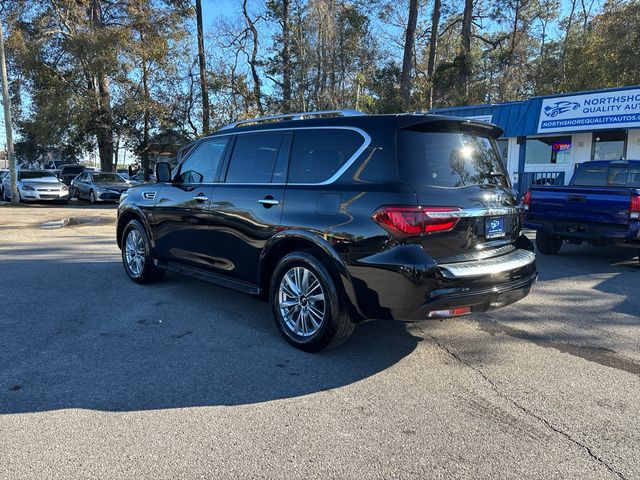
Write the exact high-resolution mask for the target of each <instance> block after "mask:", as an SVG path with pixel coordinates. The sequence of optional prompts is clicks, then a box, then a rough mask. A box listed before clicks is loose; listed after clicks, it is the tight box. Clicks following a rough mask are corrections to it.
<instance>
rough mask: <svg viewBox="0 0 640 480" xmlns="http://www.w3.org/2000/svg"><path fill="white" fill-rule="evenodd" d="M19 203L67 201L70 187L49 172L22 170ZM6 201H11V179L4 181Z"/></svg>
mask: <svg viewBox="0 0 640 480" xmlns="http://www.w3.org/2000/svg"><path fill="white" fill-rule="evenodd" d="M17 185H18V195H19V197H18V198H19V201H21V202H22V201H38V200H48V201H54V200H55V201H65V202H66V201H67V200H68V199H69V187H67V186H66V185H65V184H63V183H62V182H61V181H60V180H59V179H58V178H56V177H55V176H54V175H53V174H52V173H51V172H50V171H48V170H20V171H19V172H18V178H17ZM2 195H3V198H4V200H7V201H9V200H11V178H10V177H9V175H6V176H5V178H4V180H3V181H2Z"/></svg>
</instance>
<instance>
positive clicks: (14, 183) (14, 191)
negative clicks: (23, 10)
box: [0, 8, 20, 203]
mask: <svg viewBox="0 0 640 480" xmlns="http://www.w3.org/2000/svg"><path fill="white" fill-rule="evenodd" d="M2 10H4V8H3V9H2ZM1 13H2V11H1V10H0V14H1ZM0 64H2V65H0V70H2V105H3V107H4V126H5V129H6V130H7V155H8V157H9V178H10V179H11V203H19V202H20V199H19V196H18V195H19V194H18V178H17V177H18V175H17V171H16V157H15V156H14V155H13V133H12V128H11V108H10V102H9V82H8V80H7V61H6V59H5V57H4V27H3V25H2V18H1V17H0Z"/></svg>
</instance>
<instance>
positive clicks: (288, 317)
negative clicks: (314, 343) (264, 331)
mask: <svg viewBox="0 0 640 480" xmlns="http://www.w3.org/2000/svg"><path fill="white" fill-rule="evenodd" d="M278 308H279V309H280V314H281V315H282V318H283V320H284V323H285V325H286V326H287V328H288V329H289V330H290V331H291V332H292V333H294V334H296V335H299V336H301V337H310V336H311V335H313V334H315V333H316V332H317V331H318V330H319V329H320V327H322V324H323V322H324V319H325V315H326V313H325V312H326V308H327V305H326V302H325V292H324V289H323V288H322V284H321V283H320V281H319V280H318V278H317V277H316V276H315V275H314V273H313V272H312V271H311V270H309V269H307V268H304V267H293V268H291V269H290V270H288V271H287V273H285V274H284V276H283V277H282V280H280V287H279V291H278Z"/></svg>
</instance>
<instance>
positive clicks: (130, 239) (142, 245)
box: [121, 220, 164, 283]
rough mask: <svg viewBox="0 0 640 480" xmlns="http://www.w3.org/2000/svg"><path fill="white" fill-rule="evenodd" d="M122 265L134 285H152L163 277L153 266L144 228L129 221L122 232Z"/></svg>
mask: <svg viewBox="0 0 640 480" xmlns="http://www.w3.org/2000/svg"><path fill="white" fill-rule="evenodd" d="M121 245H122V263H123V264H124V269H125V271H126V272H127V275H128V276H129V278H130V279H131V280H133V281H134V282H136V283H153V282H157V281H159V280H161V279H162V277H164V270H160V269H159V268H157V267H156V266H155V265H154V264H153V256H152V255H151V244H150V243H149V236H148V235H147V232H146V230H145V228H144V226H143V225H142V224H141V223H140V222H139V221H138V220H131V221H130V222H129V223H128V224H127V226H126V227H124V231H123V232H122V242H121Z"/></svg>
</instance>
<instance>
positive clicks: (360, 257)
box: [116, 111, 537, 351]
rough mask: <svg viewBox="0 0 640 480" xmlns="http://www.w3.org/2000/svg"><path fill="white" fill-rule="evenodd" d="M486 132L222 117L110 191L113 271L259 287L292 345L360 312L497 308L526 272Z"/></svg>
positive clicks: (334, 336) (396, 121)
mask: <svg viewBox="0 0 640 480" xmlns="http://www.w3.org/2000/svg"><path fill="white" fill-rule="evenodd" d="M277 120H280V121H277ZM500 133H501V130H500V129H499V128H498V127H496V126H493V125H489V124H485V123H480V122H475V121H471V120H465V119H461V118H448V117H442V116H435V115H417V114H415V115H413V114H412V115H363V114H360V113H358V112H353V111H338V112H320V113H316V114H312V113H304V114H291V115H285V116H282V117H275V118H274V117H268V118H265V119H256V120H252V121H244V122H238V123H235V124H232V125H230V126H227V127H224V128H223V129H221V130H220V131H218V132H216V133H214V134H212V135H209V136H206V137H204V138H202V139H200V140H199V141H198V144H197V145H196V146H194V147H193V148H192V149H191V151H190V152H188V154H186V155H184V156H183V158H182V160H181V162H180V165H179V166H178V168H177V169H176V170H175V175H173V174H172V173H171V167H170V165H169V164H168V163H162V162H161V163H158V164H157V166H156V177H157V183H154V184H144V185H140V186H136V187H132V188H130V189H129V191H128V192H127V194H125V195H123V198H122V200H121V202H120V206H119V209H118V221H117V230H116V235H117V242H118V246H119V247H120V248H121V251H122V260H123V264H124V269H125V271H126V273H127V275H128V276H129V278H130V279H131V280H133V281H134V282H137V283H149V282H153V281H157V280H160V279H161V278H162V276H163V274H164V272H165V271H172V272H178V273H181V274H186V275H190V276H193V277H196V278H200V279H203V280H207V281H210V282H213V283H216V284H220V285H224V286H227V287H231V288H234V289H236V290H239V291H242V292H246V293H250V294H254V295H257V296H260V297H261V298H264V299H267V300H268V301H270V302H271V306H272V311H273V315H274V318H275V321H276V324H277V326H278V328H279V329H280V331H281V333H282V334H283V336H284V338H285V339H286V340H287V341H288V342H289V343H291V344H292V345H294V346H296V347H298V348H300V349H302V350H306V351H318V350H321V349H323V348H325V347H330V346H335V345H338V344H340V343H341V342H343V341H344V340H345V339H346V338H347V337H349V335H350V334H351V332H352V330H353V329H354V326H355V325H356V324H357V323H360V322H363V321H365V320H367V319H389V320H391V319H395V320H406V321H417V320H427V319H434V318H442V317H453V316H457V315H465V314H469V313H476V312H484V311H487V310H492V309H495V308H499V307H503V306H505V305H509V304H511V303H513V302H516V301H518V300H520V299H521V298H523V297H525V296H526V295H527V294H528V293H529V291H530V289H531V286H532V284H533V283H534V281H535V279H536V275H537V273H536V265H535V256H534V253H533V245H532V244H531V242H530V241H529V240H528V239H527V238H526V237H525V236H524V235H523V234H522V225H521V223H520V222H521V220H520V211H519V210H518V209H517V208H516V193H515V192H514V191H513V190H512V189H511V187H510V185H509V179H508V176H507V175H506V173H505V171H504V168H503V166H502V163H501V161H500V156H499V153H498V150H497V148H496V144H495V140H494V139H495V138H496V137H497V136H498V135H499V134H500ZM176 300H177V301H179V299H176Z"/></svg>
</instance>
